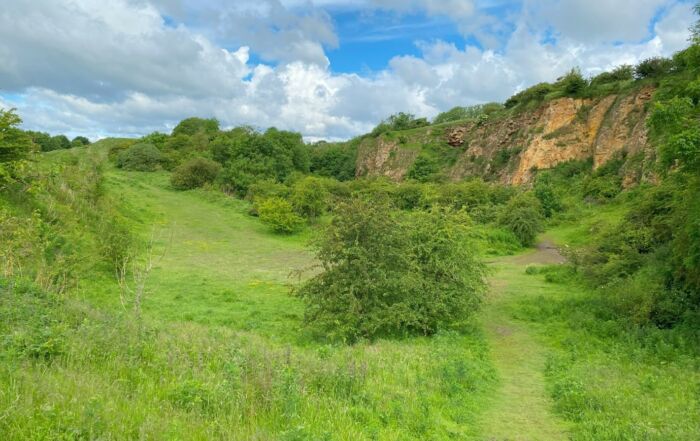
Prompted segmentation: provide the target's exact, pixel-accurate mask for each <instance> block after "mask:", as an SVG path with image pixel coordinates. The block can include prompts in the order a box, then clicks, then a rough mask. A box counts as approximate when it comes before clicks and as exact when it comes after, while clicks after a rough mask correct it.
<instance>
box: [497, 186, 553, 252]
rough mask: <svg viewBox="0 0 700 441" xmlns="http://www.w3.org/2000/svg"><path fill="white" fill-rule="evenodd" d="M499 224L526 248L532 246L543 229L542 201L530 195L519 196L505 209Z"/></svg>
mask: <svg viewBox="0 0 700 441" xmlns="http://www.w3.org/2000/svg"><path fill="white" fill-rule="evenodd" d="M498 222H499V224H500V225H502V226H503V227H505V228H507V229H508V230H510V231H511V232H512V233H513V234H514V235H515V237H517V238H518V240H519V241H520V243H521V244H522V245H523V246H524V247H528V246H531V245H532V244H534V242H535V238H536V237H537V234H538V233H539V232H540V231H542V227H543V219H542V206H541V204H540V201H539V200H538V199H537V198H535V197H534V196H532V195H531V194H529V193H522V194H519V195H517V196H515V197H513V198H512V199H511V200H510V202H508V205H506V206H505V207H504V209H503V212H502V213H501V215H500V216H499V218H498Z"/></svg>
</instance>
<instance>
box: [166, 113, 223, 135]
mask: <svg viewBox="0 0 700 441" xmlns="http://www.w3.org/2000/svg"><path fill="white" fill-rule="evenodd" d="M200 132H202V133H205V134H206V135H208V136H210V137H214V136H215V135H216V134H217V133H218V132H219V121H217V120H216V119H214V118H210V119H204V118H195V117H193V118H187V119H183V120H182V121H180V123H179V124H178V125H177V126H175V128H174V129H173V133H172V135H173V136H177V135H187V136H192V135H195V134H197V133H200Z"/></svg>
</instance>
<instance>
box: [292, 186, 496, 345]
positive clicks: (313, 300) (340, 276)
mask: <svg viewBox="0 0 700 441" xmlns="http://www.w3.org/2000/svg"><path fill="white" fill-rule="evenodd" d="M316 247H317V257H318V260H319V261H320V262H321V264H322V267H323V271H322V272H321V273H320V274H318V275H316V276H314V277H313V278H311V279H310V280H309V281H307V282H306V283H304V284H303V285H302V286H301V287H300V288H299V289H298V290H297V291H296V295H297V296H299V297H301V298H302V299H303V300H304V301H305V303H306V305H307V311H306V316H305V317H306V320H307V322H308V323H309V324H312V325H313V326H315V327H316V328H317V329H319V330H322V331H324V332H326V333H327V335H329V336H330V337H332V338H340V339H344V340H347V341H355V340H357V339H359V338H375V337H379V336H390V335H394V336H401V335H406V334H415V333H419V334H433V333H435V332H436V331H437V330H438V329H440V328H443V327H445V326H448V325H450V324H452V323H455V322H457V321H461V320H464V319H465V318H466V317H468V316H469V314H471V313H473V312H474V311H475V310H476V308H477V307H478V305H479V303H480V299H481V295H482V293H483V291H484V287H485V285H484V267H483V266H482V264H481V263H479V261H478V260H477V259H476V257H475V256H474V253H473V252H472V250H471V249H470V247H469V245H468V242H467V231H466V230H465V228H464V226H463V225H462V223H461V222H459V221H457V220H456V219H455V218H454V217H453V216H452V215H450V214H449V213H448V212H446V211H444V210H439V209H435V210H432V211H430V212H417V213H414V214H413V215H410V216H402V215H399V214H398V213H397V212H394V211H391V209H390V208H389V205H388V204H387V203H386V202H381V201H379V202H376V201H375V202H368V201H365V200H362V199H358V198H354V199H352V200H350V201H347V202H343V203H342V204H341V205H340V206H339V207H338V208H337V209H336V216H335V218H334V219H333V222H332V223H331V225H330V226H329V227H328V229H327V230H326V231H325V232H324V234H323V235H322V237H321V238H320V239H319V240H318V241H317V243H316Z"/></svg>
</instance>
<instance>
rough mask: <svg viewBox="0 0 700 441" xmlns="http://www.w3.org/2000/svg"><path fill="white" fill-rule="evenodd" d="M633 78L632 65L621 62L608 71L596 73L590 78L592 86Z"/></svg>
mask: <svg viewBox="0 0 700 441" xmlns="http://www.w3.org/2000/svg"><path fill="white" fill-rule="evenodd" d="M633 79H634V66H631V65H629V64H622V65H620V66H618V67H616V68H615V69H613V70H612V71H610V72H603V73H601V74H599V75H596V76H595V77H594V78H593V79H592V80H591V85H592V86H598V85H601V84H609V83H615V82H618V81H631V80H633Z"/></svg>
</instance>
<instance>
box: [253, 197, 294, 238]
mask: <svg viewBox="0 0 700 441" xmlns="http://www.w3.org/2000/svg"><path fill="white" fill-rule="evenodd" d="M257 211H258V215H259V216H260V220H261V221H262V222H263V223H264V224H267V225H269V226H270V227H271V228H272V230H273V231H274V232H276V233H280V234H292V233H295V232H297V231H299V230H300V229H301V228H302V226H303V225H304V219H302V218H301V217H300V216H299V215H298V214H296V213H295V212H294V209H293V208H292V204H290V203H289V202H287V201H286V200H285V199H282V198H279V197H271V198H268V199H263V200H262V201H260V202H259V203H258V204H257Z"/></svg>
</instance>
